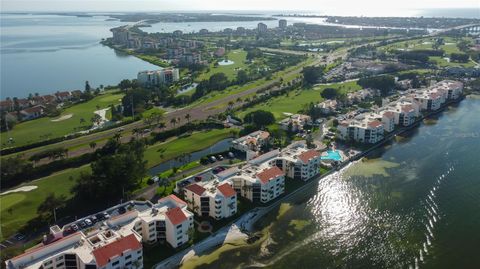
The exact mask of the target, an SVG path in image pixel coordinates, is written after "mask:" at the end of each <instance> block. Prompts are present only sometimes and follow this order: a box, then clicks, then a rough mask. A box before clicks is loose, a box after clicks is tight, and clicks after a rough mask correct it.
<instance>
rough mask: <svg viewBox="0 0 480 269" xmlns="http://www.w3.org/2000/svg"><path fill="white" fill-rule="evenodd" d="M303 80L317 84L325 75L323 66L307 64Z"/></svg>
mask: <svg viewBox="0 0 480 269" xmlns="http://www.w3.org/2000/svg"><path fill="white" fill-rule="evenodd" d="M302 73H303V81H304V82H305V83H307V84H315V83H317V82H318V80H319V79H320V77H321V76H322V75H323V68H322V67H320V66H307V67H304V68H303V71H302Z"/></svg>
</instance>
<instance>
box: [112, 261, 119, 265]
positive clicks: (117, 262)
mask: <svg viewBox="0 0 480 269" xmlns="http://www.w3.org/2000/svg"><path fill="white" fill-rule="evenodd" d="M119 263H120V261H116V262H113V263H112V266H115V265H117V264H119Z"/></svg>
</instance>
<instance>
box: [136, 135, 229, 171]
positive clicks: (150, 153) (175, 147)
mask: <svg viewBox="0 0 480 269" xmlns="http://www.w3.org/2000/svg"><path fill="white" fill-rule="evenodd" d="M232 131H235V130H234V129H215V130H208V131H201V132H196V133H193V134H191V135H188V136H182V137H180V138H174V139H170V140H168V141H167V142H164V143H158V144H156V145H153V146H150V147H148V148H147V150H146V151H145V160H147V162H148V164H147V166H148V167H152V166H155V165H157V164H159V163H162V162H164V161H166V160H170V159H173V158H175V157H178V156H180V155H182V154H184V153H191V152H195V151H199V150H202V149H204V148H207V147H209V146H211V145H213V144H215V143H216V142H218V141H220V140H222V139H225V138H227V137H231V136H232ZM161 155H162V158H160V156H161Z"/></svg>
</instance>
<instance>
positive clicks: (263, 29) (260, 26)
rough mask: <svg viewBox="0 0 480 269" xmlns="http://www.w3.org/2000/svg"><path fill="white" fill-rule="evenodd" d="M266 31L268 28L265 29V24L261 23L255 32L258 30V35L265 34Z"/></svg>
mask: <svg viewBox="0 0 480 269" xmlns="http://www.w3.org/2000/svg"><path fill="white" fill-rule="evenodd" d="M267 29H268V28H267V25H266V24H265V23H263V22H260V23H258V25H257V30H258V32H259V33H265V32H267Z"/></svg>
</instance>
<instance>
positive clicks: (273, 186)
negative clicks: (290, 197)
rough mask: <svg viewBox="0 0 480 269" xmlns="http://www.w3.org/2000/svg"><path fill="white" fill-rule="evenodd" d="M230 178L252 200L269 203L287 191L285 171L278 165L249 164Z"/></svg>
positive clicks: (243, 195) (242, 194) (235, 186)
mask: <svg viewBox="0 0 480 269" xmlns="http://www.w3.org/2000/svg"><path fill="white" fill-rule="evenodd" d="M229 180H230V181H232V182H233V187H234V189H235V190H236V191H237V192H239V193H240V194H241V196H242V197H245V198H247V199H248V200H250V201H252V202H261V203H268V202H270V201H271V200H273V199H275V198H277V197H278V196H280V195H281V194H283V193H284V192H285V173H284V172H283V171H282V170H280V168H278V167H276V166H268V165H261V166H256V165H254V166H248V167H245V169H242V171H241V172H239V173H238V174H237V175H235V176H233V177H231V178H230V179H229Z"/></svg>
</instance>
